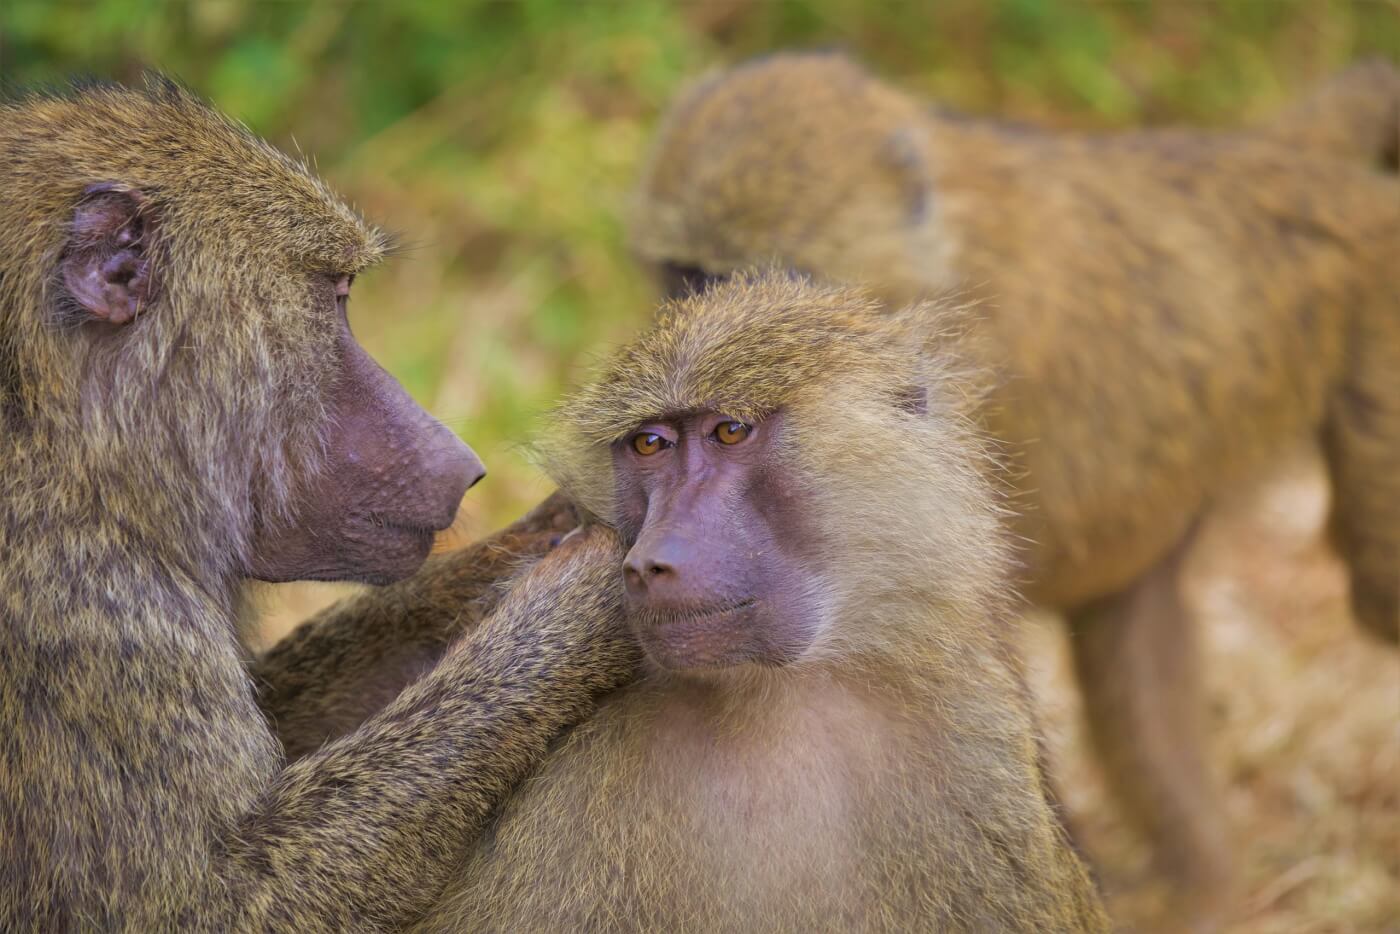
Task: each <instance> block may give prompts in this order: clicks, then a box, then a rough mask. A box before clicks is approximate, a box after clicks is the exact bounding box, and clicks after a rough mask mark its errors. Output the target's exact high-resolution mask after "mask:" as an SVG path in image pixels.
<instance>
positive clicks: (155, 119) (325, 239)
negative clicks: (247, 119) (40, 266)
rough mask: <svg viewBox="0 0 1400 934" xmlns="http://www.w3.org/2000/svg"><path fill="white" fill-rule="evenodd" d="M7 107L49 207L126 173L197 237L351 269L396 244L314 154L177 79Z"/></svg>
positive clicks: (12, 135) (40, 199)
mask: <svg viewBox="0 0 1400 934" xmlns="http://www.w3.org/2000/svg"><path fill="white" fill-rule="evenodd" d="M0 117H3V119H0V153H2V154H3V156H4V158H3V160H0V161H2V162H3V166H4V167H3V168H0V172H3V173H4V174H5V175H7V176H9V178H8V179H7V182H9V183H11V184H14V185H16V186H18V187H19V188H21V190H24V191H25V192H26V195H27V197H28V198H29V201H30V203H31V204H35V203H37V204H38V205H39V206H40V207H41V209H42V210H45V211H47V212H52V213H55V214H61V213H65V212H67V211H69V210H71V205H72V203H73V202H74V201H75V200H76V199H77V198H78V197H81V195H82V193H83V192H84V191H86V190H87V189H88V188H89V187H90V186H92V185H95V184H117V185H121V186H127V187H130V188H133V189H138V190H140V191H141V192H142V193H143V194H144V195H145V196H147V197H148V198H149V199H150V201H151V202H152V203H153V204H154V205H156V206H158V207H159V209H160V210H161V212H162V214H163V220H164V222H165V223H163V225H162V226H163V229H164V230H166V231H167V232H168V233H169V235H171V236H176V237H180V236H186V237H188V238H190V239H191V241H192V243H191V246H193V245H194V242H204V243H206V244H208V245H209V246H210V247H211V248H213V249H215V250H218V249H220V248H226V247H227V245H228V244H230V243H237V244H254V245H256V249H257V251H258V252H262V253H266V254H268V255H269V256H271V255H280V256H284V257H287V258H289V259H290V260H291V261H292V262H294V263H297V264H301V265H305V266H309V267H311V268H317V269H325V270H337V271H343V272H347V273H353V272H356V271H358V270H359V269H361V268H363V267H365V266H367V265H370V264H371V263H373V262H375V261H377V260H378V259H379V258H380V257H381V256H382V254H383V253H384V252H385V250H386V249H387V247H388V244H387V242H386V237H385V235H384V234H383V233H382V232H380V231H379V230H378V229H377V228H375V227H374V226H373V225H371V224H368V223H366V222H365V221H364V220H363V219H362V218H361V217H360V216H359V215H358V214H357V213H356V212H355V211H354V210H353V209H352V208H350V206H349V205H347V204H346V203H345V202H344V201H343V200H342V199H340V198H339V197H338V196H337V195H336V194H335V193H334V192H332V191H331V190H330V189H329V187H327V186H326V185H325V184H324V183H323V182H322V181H321V180H320V179H319V178H317V177H316V175H315V174H314V173H313V172H311V171H310V170H309V169H308V168H307V167H306V166H305V165H304V164H302V163H301V162H300V161H298V160H297V159H294V158H292V157H290V156H288V155H287V154H285V153H283V152H281V151H280V150H278V149H276V148H275V147H273V146H271V145H269V144H268V143H266V142H264V141H263V140H262V139H260V138H258V137H257V136H255V135H254V134H253V133H252V132H251V131H250V130H248V129H247V128H246V127H244V126H242V125H240V124H237V123H235V122H233V121H232V120H230V119H228V118H227V117H225V116H223V115H222V114H220V113H219V112H218V111H216V110H214V109H213V108H212V107H210V106H208V105H207V104H205V103H204V102H203V101H201V100H200V99H199V98H197V97H196V96H195V95H193V94H192V93H190V92H188V91H186V90H184V89H182V88H180V87H178V86H176V85H174V84H173V83H170V82H167V81H163V80H161V79H153V80H151V81H150V82H149V83H148V85H147V86H146V87H145V88H144V89H139V90H138V89H131V88H124V87H117V86H100V87H92V88H86V89H82V90H78V91H74V92H72V93H68V94H63V95H50V96H40V95H34V96H30V97H27V98H22V99H20V100H18V101H15V102H13V103H10V104H6V105H3V109H0Z"/></svg>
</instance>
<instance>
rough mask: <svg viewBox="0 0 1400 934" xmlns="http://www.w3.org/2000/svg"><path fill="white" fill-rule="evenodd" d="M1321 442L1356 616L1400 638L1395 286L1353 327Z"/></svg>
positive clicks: (1399, 359)
mask: <svg viewBox="0 0 1400 934" xmlns="http://www.w3.org/2000/svg"><path fill="white" fill-rule="evenodd" d="M1357 331H1358V333H1357V338H1356V340H1355V341H1354V346H1353V347H1352V350H1351V353H1350V355H1349V357H1348V359H1347V366H1346V371H1345V376H1344V378H1343V381H1342V386H1341V388H1340V389H1339V390H1338V391H1337V393H1336V394H1335V395H1334V397H1333V399H1332V404H1331V407H1330V411H1329V413H1328V419H1327V425H1326V427H1325V430H1324V432H1323V447H1324V450H1325V451H1326V454H1327V467H1328V473H1329V474H1330V475H1331V479H1332V519H1331V528H1330V531H1331V536H1332V541H1333V543H1334V544H1335V545H1336V547H1337V550H1338V552H1339V553H1340V554H1341V556H1342V558H1343V560H1345V561H1346V564H1347V569H1348V571H1349V573H1350V577H1351V606H1352V612H1353V614H1354V615H1355V617H1356V620H1357V622H1359V623H1361V624H1362V625H1363V626H1365V627H1366V629H1368V630H1370V631H1371V632H1373V633H1375V634H1376V635H1378V636H1380V637H1381V638H1382V639H1384V640H1386V641H1387V642H1391V643H1396V642H1400V291H1397V293H1396V295H1395V300H1394V303H1393V304H1392V305H1391V306H1390V307H1388V308H1381V309H1377V313H1374V314H1371V315H1370V316H1369V321H1367V320H1366V319H1363V323H1362V325H1361V326H1359V327H1358V329H1357Z"/></svg>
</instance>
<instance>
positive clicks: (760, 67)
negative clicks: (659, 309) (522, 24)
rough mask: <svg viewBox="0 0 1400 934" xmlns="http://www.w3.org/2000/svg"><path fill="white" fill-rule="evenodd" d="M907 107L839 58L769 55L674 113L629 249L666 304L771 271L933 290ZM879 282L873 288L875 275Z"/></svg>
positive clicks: (905, 292) (928, 223) (928, 179)
mask: <svg viewBox="0 0 1400 934" xmlns="http://www.w3.org/2000/svg"><path fill="white" fill-rule="evenodd" d="M925 126H926V121H925V119H924V116H923V114H922V112H921V110H920V108H919V106H918V105H917V103H916V102H915V101H913V100H912V99H911V98H909V97H907V96H905V95H903V94H901V93H900V92H899V91H897V90H896V89H894V88H892V87H889V86H887V85H885V84H883V83H881V82H880V81H877V80H876V79H874V78H872V77H871V76H870V75H869V74H868V73H866V72H865V71H864V70H863V69H862V68H861V67H860V66H858V65H856V64H855V63H853V62H851V61H850V60H849V59H847V58H845V57H843V56H841V55H838V54H834V53H816V54H793V55H774V56H767V57H764V58H761V59H758V60H756V61H754V62H750V63H747V64H743V65H740V66H737V67H735V68H733V69H730V70H728V71H725V72H721V73H718V74H715V75H711V76H708V77H706V78H703V79H701V80H700V81H698V82H697V83H696V84H695V85H694V86H693V87H691V88H689V89H688V90H687V91H686V92H684V93H683V94H682V95H680V97H679V98H678V99H677V101H676V103H675V104H674V105H673V106H672V107H671V108H670V110H669V111H668V113H667V115H666V117H665V119H664V120H663V121H662V124H661V128H660V130H659V131H658V133H657V139H656V143H655V145H654V147H653V149H652V153H651V157H650V159H649V161H648V164H647V165H646V167H645V168H644V170H643V172H642V174H641V179H640V182H639V184H638V186H637V190H636V193H635V195H634V199H633V204H632V208H631V211H630V217H629V221H628V228H629V239H630V241H631V244H632V249H633V250H634V252H635V253H636V254H637V255H638V256H639V258H640V259H641V260H642V261H643V262H644V263H645V264H647V265H648V266H649V267H650V268H652V269H653V270H654V271H655V272H656V274H657V276H658V278H659V279H660V283H661V286H662V289H663V291H664V292H665V294H667V295H677V294H681V293H683V292H684V291H694V290H696V289H697V288H699V287H701V286H702V285H703V284H705V283H706V282H708V281H710V280H712V279H714V278H716V277H723V276H724V275H725V274H727V273H729V272H731V271H733V270H734V269H742V268H745V267H749V266H752V265H754V264H764V263H769V264H773V265H776V266H785V267H790V268H794V269H798V270H802V271H805V272H807V273H810V274H813V275H820V276H822V277H823V278H828V279H833V280H836V281H842V282H852V283H854V282H880V283H882V285H883V284H886V283H894V284H897V285H900V286H901V288H900V289H899V290H898V292H897V293H895V292H893V291H892V293H891V295H889V296H882V297H885V298H887V299H889V298H891V297H898V298H899V299H900V302H899V303H903V302H905V301H907V297H908V296H921V295H924V294H926V293H929V292H931V291H937V290H939V289H941V288H942V287H943V286H944V285H945V284H946V283H944V282H943V281H942V280H940V279H938V275H939V273H940V272H941V270H940V269H939V268H938V262H937V260H938V258H939V257H940V256H941V254H942V252H943V250H944V248H945V246H946V245H945V244H943V243H942V241H941V239H940V238H941V236H942V227H941V225H940V224H939V223H938V218H939V217H940V205H939V204H938V203H937V201H936V199H935V198H934V196H933V192H932V166H931V165H930V161H931V160H930V153H929V151H928V149H929V140H928V134H927V132H926V128H925ZM876 272H878V275H875V274H874V273H876Z"/></svg>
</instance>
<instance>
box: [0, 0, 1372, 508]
mask: <svg viewBox="0 0 1400 934" xmlns="http://www.w3.org/2000/svg"><path fill="white" fill-rule="evenodd" d="M793 46H797V47H813V46H839V47H844V48H847V49H849V50H850V51H852V52H853V53H855V54H858V55H860V56H861V57H863V58H865V59H866V60H868V61H870V62H871V63H872V64H873V65H874V67H875V68H876V69H877V70H879V71H881V72H883V73H885V74H886V75H888V76H890V77H891V78H893V79H895V80H897V81H898V82H900V83H902V84H903V85H905V86H907V87H909V88H910V89H911V90H914V91H916V92H918V93H920V94H924V95H927V96H928V97H930V98H938V99H940V100H942V101H944V102H946V103H948V104H950V105H953V106H957V107H961V108H964V109H968V110H973V111H988V112H998V113H1002V114H1007V115H1014V116H1017V117H1021V118H1028V119H1034V120H1042V121H1046V122H1052V123H1056V124H1060V125H1080V126H1121V125H1133V124H1142V123H1162V122H1168V121H1190V122H1198V123H1204V124H1219V123H1229V122H1234V121H1237V120H1240V119H1244V118H1247V117H1250V116H1254V115H1258V114H1261V113H1265V112H1267V111H1268V110H1269V108H1271V107H1273V106H1276V105H1277V104H1278V103H1279V102H1280V101H1282V100H1283V99H1285V98H1286V97H1288V96H1289V95H1290V94H1292V93H1294V92H1295V91H1297V90H1298V89H1300V88H1302V87H1304V86H1306V85H1307V84H1308V83H1309V82H1311V81H1313V80H1316V79H1317V78H1319V77H1321V76H1322V75H1325V74H1327V73H1329V72H1330V71H1332V70H1334V69H1336V68H1338V67H1340V66H1342V65H1343V64H1345V63H1346V62H1347V61H1349V60H1352V59H1354V58H1357V57H1360V56H1363V55H1367V54H1380V55H1385V56H1388V57H1391V58H1400V4H1397V2H1395V0H1375V2H1364V3H1341V2H1326V0H1216V2H1191V0H1163V2H1157V3H1148V2H1114V3H1089V2H1073V0H925V2H901V0H887V2H871V0H813V2H795V0H793V2H785V0H704V2H696V3H663V2H659V0H591V2H590V0H509V2H507V0H495V2H488V0H471V2H458V3H447V2H437V0H359V2H354V0H326V2H319V3H298V2H291V0H261V2H257V0H187V2H179V0H91V2H83V3H76V2H75V3H69V2H61V0H3V2H0V75H3V78H4V80H5V81H6V82H7V83H9V84H30V83H35V82H39V83H44V82H62V81H64V80H66V79H68V78H69V77H71V76H75V75H93V76H98V77H104V78H117V79H121V80H126V81H135V80H139V76H140V73H141V71H142V69H144V68H146V67H156V68H159V69H161V70H164V71H166V72H168V73H170V74H173V75H175V76H178V77H179V78H181V79H183V80H184V81H186V82H187V83H188V84H190V85H191V86H192V87H194V88H195V89H197V90H198V91H200V92H201V93H203V94H205V95H206V96H208V97H209V98H210V99H212V100H213V101H214V102H215V103H216V104H217V105H218V106H219V107H221V108H222V109H223V110H225V111H227V112H229V113H231V114H233V115H234V116H236V117H237V118H239V119H241V120H243V121H245V122H246V123H248V124H249V125H250V126H252V127H253V128H254V129H255V130H257V131H258V132H259V133H261V134H263V135H265V136H267V137H269V138H271V139H272V140H274V141H275V142H277V143H278V144H280V145H282V146H284V147H287V148H289V149H293V150H300V151H301V152H303V153H304V154H306V156H307V157H308V158H309V159H312V160H314V162H315V164H316V165H317V167H318V168H319V169H320V171H321V172H322V173H323V174H325V175H326V176H328V177H329V178H330V179H331V180H332V182H333V183H334V184H335V185H336V186H337V187H339V188H340V189H341V190H342V191H343V192H345V193H346V194H347V195H348V196H349V197H350V198H352V199H353V200H354V201H355V203H356V204H358V205H359V206H360V208H361V209H362V210H364V211H365V212H366V213H367V214H368V215H370V216H371V217H372V218H374V219H375V220H377V221H379V222H381V223H383V224H384V225H385V226H387V227H389V228H391V229H394V230H396V231H400V232H401V233H402V234H403V236H404V240H405V242H406V243H407V245H408V249H407V250H406V251H405V253H404V254H403V255H401V256H399V257H397V258H396V259H395V260H394V261H393V262H391V263H390V264H389V265H388V266H387V267H385V268H384V269H382V270H378V271H376V272H374V273H372V274H371V275H369V276H367V277H366V278H365V280H364V281H363V283H361V284H360V285H357V287H356V295H355V299H354V301H353V303H352V306H353V309H354V312H353V317H354V325H355V328H356V330H357V332H358V333H360V335H361V337H362V339H363V340H364V341H365V343H366V345H367V346H368V347H369V348H370V350H371V352H372V353H374V354H375V355H376V356H377V357H378V358H379V359H380V360H381V361H382V362H383V363H384V364H385V365H386V366H387V367H388V368H389V369H390V370H392V371H393V372H394V373H395V374H396V375H398V376H399V377H400V378H401V379H402V380H403V381H404V383H405V384H406V385H407V386H408V387H409V389H410V390H411V391H412V392H413V393H414V394H415V395H416V396H418V398H420V399H421V400H422V401H423V402H424V404H425V405H427V406H428V407H429V408H430V409H431V410H432V411H433V412H434V413H435V414H437V415H438V416H439V417H441V418H443V419H444V420H445V421H447V422H448V423H449V424H451V425H452V426H453V427H454V428H455V429H457V430H458V431H459V432H460V433H461V434H462V435H463V436H464V437H465V438H467V439H468V440H469V441H470V442H471V443H472V444H473V445H474V446H475V447H476V448H477V449H478V450H479V451H480V452H481V454H482V456H483V457H484V458H485V459H486V461H487V463H488V465H490V466H491V467H492V474H493V475H492V477H491V478H490V479H489V480H488V481H487V482H486V483H485V484H483V485H482V486H481V487H480V488H478V490H477V491H474V492H473V494H472V496H471V497H469V498H468V504H469V505H468V508H469V509H470V510H471V512H472V514H473V520H472V522H471V525H472V526H473V528H472V530H471V531H473V532H475V531H479V530H480V529H482V528H483V527H485V526H488V525H495V524H498V523H500V522H502V521H504V520H505V519H507V518H509V517H510V515H512V514H513V513H515V512H516V511H518V510H519V509H521V508H523V507H524V506H526V505H528V501H530V500H532V499H533V498H535V497H536V496H538V495H539V494H540V493H541V492H542V491H543V490H544V489H545V484H544V482H543V481H542V480H541V479H540V478H539V477H537V476H536V475H535V474H534V472H533V471H532V470H531V469H530V468H529V467H528V466H527V465H525V464H524V462H523V461H522V459H521V458H520V456H519V452H518V450H517V449H516V447H515V445H516V444H517V443H518V442H519V441H520V440H522V439H523V438H525V437H526V436H527V435H528V431H529V425H530V416H531V415H532V413H535V412H538V411H539V410H541V409H542V408H543V407H545V406H547V405H548V403H549V402H550V401H551V400H552V399H553V398H555V397H556V396H557V395H558V394H559V392H560V391H561V390H562V389H563V388H564V387H565V386H566V385H567V383H568V382H569V381H570V379H571V378H572V377H573V376H574V375H575V372H576V370H575V368H576V365H577V364H578V362H579V361H580V360H582V359H585V358H586V356H588V355H591V353H592V352H595V351H597V350H598V349H600V348H602V347H604V346H606V345H607V344H608V343H610V342H615V341H616V340H618V339H621V338H623V337H625V336H626V335H627V334H628V333H629V332H630V331H631V330H632V329H633V328H634V327H636V326H637V324H638V323H639V322H641V321H642V320H644V318H645V316H646V315H647V313H648V312H649V308H650V305H651V303H652V292H651V287H650V284H649V283H648V282H647V281H646V280H645V279H644V278H643V277H642V276H641V275H640V274H639V273H638V272H637V271H636V270H635V269H634V268H633V266H632V265H631V263H630V262H629V258H628V256H627V252H626V249H625V247H624V245H623V240H622V230H621V222H620V217H621V208H622V206H623V205H624V204H625V201H626V197H627V193H628V189H629V185H630V184H631V179H632V177H633V173H634V171H635V169H636V167H637V164H638V161H639V159H640V158H641V156H642V154H643V153H644V151H645V147H646V143H647V139H648V134H649V133H650V131H651V128H652V126H653V123H654V121H655V119H656V117H657V115H658V113H659V112H660V111H661V110H662V109H663V108H664V106H665V104H666V102H667V100H668V99H669V98H670V97H671V95H672V94H673V93H674V92H675V90H676V89H677V87H678V86H679V85H680V84H681V83H682V82H684V81H685V80H686V79H687V78H688V77H690V76H693V75H695V74H697V73H699V72H701V71H702V70H704V69H706V68H708V67H711V66H713V65H716V64H720V63H725V62H730V61H734V60H737V59H740V58H743V57H746V56H749V55H753V54H758V53H761V52H765V51H769V50H772V49H778V48H784V47H793Z"/></svg>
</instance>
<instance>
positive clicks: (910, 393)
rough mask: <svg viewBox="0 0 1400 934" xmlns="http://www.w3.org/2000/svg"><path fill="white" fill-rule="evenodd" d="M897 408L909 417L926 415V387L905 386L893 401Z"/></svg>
mask: <svg viewBox="0 0 1400 934" xmlns="http://www.w3.org/2000/svg"><path fill="white" fill-rule="evenodd" d="M894 402H895V405H897V406H899V407H900V408H901V409H903V410H904V411H906V412H908V413H909V414H910V415H927V414H928V387H927V386H906V387H905V388H904V389H901V390H900V391H899V395H898V396H897V397H896V398H895V400H894Z"/></svg>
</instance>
